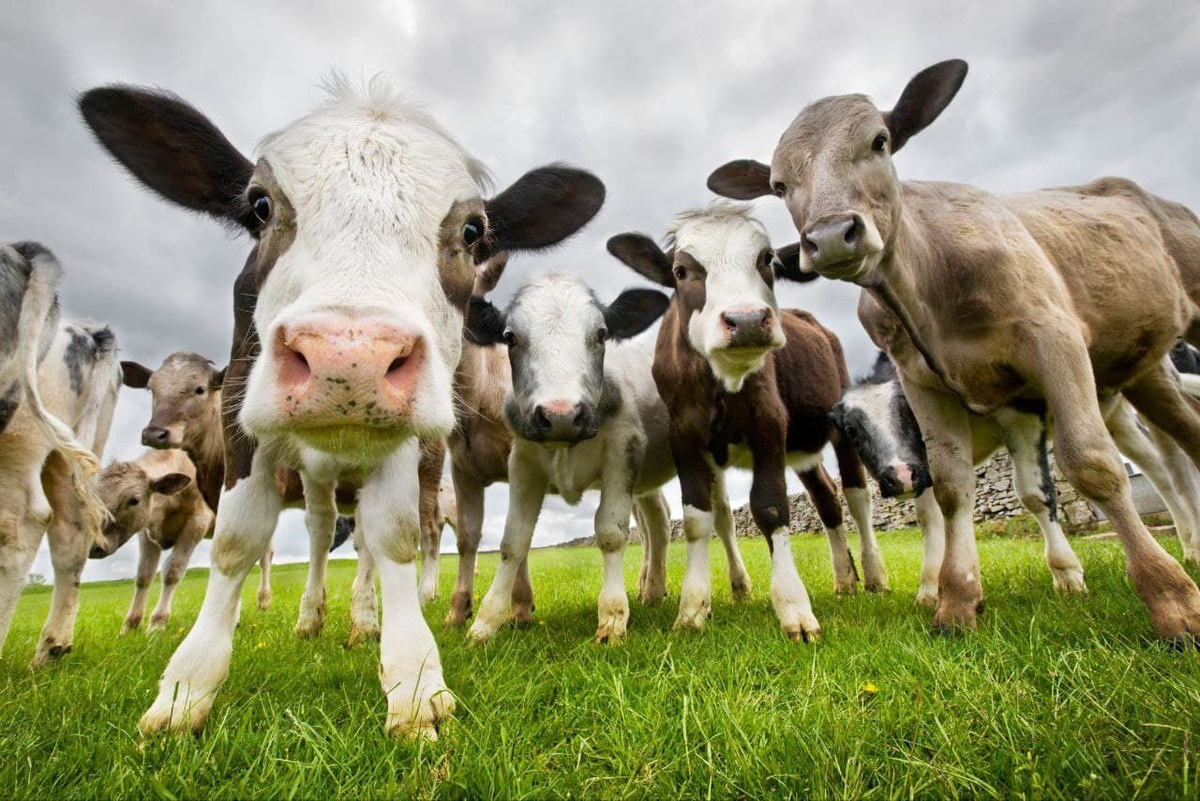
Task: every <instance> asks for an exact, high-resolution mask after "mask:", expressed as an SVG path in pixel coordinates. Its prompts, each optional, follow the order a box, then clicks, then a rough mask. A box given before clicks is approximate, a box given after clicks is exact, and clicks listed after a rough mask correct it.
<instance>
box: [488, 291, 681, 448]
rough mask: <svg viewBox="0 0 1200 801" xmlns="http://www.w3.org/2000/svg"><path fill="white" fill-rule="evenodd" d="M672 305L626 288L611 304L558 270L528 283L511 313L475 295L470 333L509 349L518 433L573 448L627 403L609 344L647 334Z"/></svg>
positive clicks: (510, 411) (512, 416) (511, 404)
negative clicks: (607, 363) (610, 368)
mask: <svg viewBox="0 0 1200 801" xmlns="http://www.w3.org/2000/svg"><path fill="white" fill-rule="evenodd" d="M668 303H669V300H668V298H667V296H666V295H664V294H663V293H662V292H658V291H656V290H653V289H627V290H625V291H624V292H622V293H621V294H620V295H618V296H617V298H616V300H614V301H613V302H612V303H611V304H609V305H607V306H605V305H604V304H603V303H601V302H600V301H599V300H598V299H597V298H596V295H595V293H594V292H592V290H591V289H590V288H588V286H587V285H586V284H585V283H584V282H583V281H582V280H580V279H579V278H576V277H575V276H572V275H561V274H555V273H551V274H547V275H542V276H539V277H537V278H534V279H532V280H530V281H528V282H527V283H526V284H525V285H524V286H523V287H522V288H521V289H520V291H518V292H517V294H516V296H514V297H513V300H512V302H511V303H510V304H509V307H508V309H507V311H504V312H501V311H500V310H499V309H497V308H496V307H495V306H493V305H492V303H491V302H489V301H487V300H484V299H483V298H478V297H475V298H472V299H471V308H470V313H469V316H468V320H467V327H466V335H467V338H468V339H469V340H471V341H472V342H474V343H476V344H479V345H494V344H498V343H501V342H503V343H505V344H506V345H507V346H508V358H509V363H510V365H511V367H512V380H513V385H512V392H510V393H509V396H508V399H507V402H506V403H505V413H506V415H507V417H508V423H509V426H510V427H511V428H512V429H513V432H514V433H515V434H516V435H517V436H519V437H522V438H524V439H527V440H530V441H533V442H547V443H558V444H565V445H572V444H574V443H576V442H579V441H581V440H585V439H591V438H592V437H594V436H596V433H597V431H598V430H599V429H600V427H601V426H602V425H604V423H605V422H606V421H607V420H608V419H609V417H611V415H612V414H613V412H615V411H616V410H617V408H619V406H620V403H621V394H620V390H619V389H618V388H617V386H616V385H615V384H614V383H613V382H612V381H611V380H609V379H607V378H606V377H605V374H604V351H605V347H606V343H607V342H609V341H610V340H611V341H618V340H622V339H627V338H629V337H632V336H636V335H637V334H639V333H641V332H642V331H644V330H646V328H648V327H649V326H650V325H651V324H653V322H654V321H655V320H657V319H658V318H659V317H661V316H662V313H663V312H664V311H666V309H667V304H668Z"/></svg>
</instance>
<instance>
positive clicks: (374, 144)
mask: <svg viewBox="0 0 1200 801" xmlns="http://www.w3.org/2000/svg"><path fill="white" fill-rule="evenodd" d="M80 109H81V111H82V113H83V116H84V119H85V121H86V122H87V124H88V125H89V126H90V127H91V129H92V131H93V132H94V133H95V134H96V136H97V138H98V139H99V141H100V142H101V144H102V145H103V146H104V147H106V148H107V149H108V150H109V152H110V153H112V155H113V156H115V157H116V159H117V160H118V161H119V162H120V163H121V164H122V165H123V166H125V167H126V168H127V169H128V170H129V171H130V172H131V173H132V174H133V175H134V176H136V177H137V178H138V179H139V180H141V181H142V182H143V183H145V184H146V185H147V186H148V187H149V188H150V189H152V190H154V191H156V192H158V193H159V194H161V195H162V196H163V197H165V198H167V199H168V200H171V201H173V202H175V203H178V204H180V205H182V206H184V207H185V208H188V209H192V210H196V211H201V212H204V213H206V214H208V215H210V216H212V217H214V218H216V219H217V220H218V221H220V222H222V223H224V224H225V225H228V226H230V227H233V228H235V229H241V230H244V231H246V232H247V233H249V234H250V236H251V237H252V238H253V240H254V247H253V249H252V251H251V253H250V256H249V258H248V260H247V262H246V266H245V268H244V269H243V271H242V273H241V275H240V277H239V278H238V279H237V281H236V283H235V286H234V301H235V303H234V308H235V322H234V335H233V350H232V353H231V358H230V367H229V370H228V372H227V373H226V377H225V384H224V387H225V395H224V410H223V416H224V421H225V431H226V435H227V442H226V459H227V469H226V471H225V492H224V494H223V495H222V498H221V504H220V509H219V511H218V513H217V524H216V534H215V537H214V541H213V569H212V572H211V574H210V577H209V583H208V591H207V593H206V596H205V600H204V605H203V607H202V608H201V611H200V615H199V618H198V620H197V622H196V624H195V626H194V627H193V628H192V630H191V632H190V633H189V634H188V636H187V638H186V639H184V641H183V643H182V644H181V645H180V646H179V649H178V650H177V651H176V653H175V655H174V657H172V659H171V662H170V664H169V665H168V666H167V669H166V671H165V673H164V675H163V679H162V682H161V685H160V688H159V693H158V697H157V698H156V699H155V701H154V703H153V704H152V705H151V707H150V709H149V710H148V711H147V712H146V714H145V715H144V716H143V717H142V720H141V729H142V731H143V732H146V733H152V732H157V731H161V730H164V729H172V730H188V729H193V730H195V729H199V728H200V727H201V726H202V725H203V724H204V721H205V720H206V719H207V718H208V715H209V713H210V711H211V709H212V704H213V699H214V698H215V696H216V693H217V691H218V689H219V688H220V686H221V683H222V682H223V681H224V680H225V677H226V676H227V675H228V669H229V660H230V655H231V651H232V645H233V631H234V627H235V625H236V622H237V613H238V601H239V598H240V595H241V587H242V584H243V582H244V581H245V578H246V575H247V573H248V572H249V570H250V567H251V566H252V565H253V564H254V562H255V561H257V560H258V558H259V557H260V556H261V555H262V553H263V551H264V550H265V549H266V547H267V544H268V543H269V542H270V539H271V535H272V533H273V531H274V529H275V524H276V520H277V518H278V515H279V512H280V510H281V509H282V508H283V505H284V498H283V496H282V492H281V488H280V487H279V485H278V483H277V482H276V473H277V469H293V470H296V471H298V472H299V475H300V477H301V481H302V483H303V489H304V498H305V503H306V505H307V510H308V515H309V517H310V518H312V519H317V518H318V517H319V518H320V520H321V521H323V522H322V525H326V524H327V526H328V529H329V536H330V538H332V532H333V527H334V520H335V511H336V510H335V495H334V493H335V490H336V488H337V485H338V483H339V482H344V481H351V480H353V481H357V482H361V489H360V490H359V492H358V495H357V508H356V510H355V514H356V533H355V537H356V544H360V545H361V547H362V549H363V550H364V551H365V552H367V553H368V555H369V557H371V558H373V560H374V563H375V565H376V566H377V569H378V572H379V577H380V584H381V587H382V596H383V597H382V606H383V622H382V628H381V632H380V638H381V643H380V665H379V677H380V681H381V683H382V686H383V690H384V692H385V694H386V696H387V703H388V715H387V721H386V724H385V728H386V731H387V732H389V733H395V734H406V735H424V736H429V737H433V736H436V730H435V723H436V721H437V720H438V719H439V718H441V717H443V716H445V715H447V714H449V713H450V712H451V710H452V709H453V706H454V701H453V697H452V696H451V695H450V693H449V692H448V691H447V689H446V686H445V682H444V680H443V678H442V669H441V662H440V658H439V655H438V650H437V644H436V643H435V641H434V639H433V634H432V632H431V631H430V630H429V626H428V625H427V624H426V622H425V620H424V618H423V617H422V614H421V607H420V601H419V597H418V591H417V569H416V563H415V561H414V560H415V557H416V553H417V544H418V532H419V530H420V525H419V520H418V499H417V494H418V488H417V487H418V479H417V472H418V462H419V458H420V455H419V452H418V450H419V448H418V440H419V438H421V437H429V438H442V437H445V436H446V435H447V434H448V433H449V432H450V429H451V428H452V426H453V425H454V398H453V393H452V383H453V374H454V369H455V365H456V364H457V363H458V360H459V354H460V350H461V341H462V337H461V330H462V322H463V314H464V312H465V309H466V305H467V301H468V300H469V297H470V293H471V286H472V283H473V280H474V277H475V265H476V264H478V263H479V262H481V261H483V260H485V259H487V258H488V257H489V256H490V255H491V254H492V253H494V252H498V251H501V250H507V251H521V250H537V249H540V248H544V247H548V246H550V245H553V244H556V243H558V242H560V241H561V240H563V239H564V238H566V237H568V236H570V235H571V234H573V233H574V232H575V231H577V230H578V229H579V228H580V227H581V226H583V225H584V224H585V223H587V221H588V220H590V219H591V218H592V217H593V216H594V215H595V214H596V212H597V211H598V210H599V208H600V206H601V204H602V203H603V199H604V185H603V184H602V183H601V182H600V181H599V180H598V179H597V178H595V177H594V176H592V175H590V174H588V173H586V172H582V171H580V170H575V169H571V168H568V167H563V166H549V167H542V168H539V169H536V170H533V171H531V172H529V173H526V174H525V175H524V176H523V177H521V178H520V179H518V180H517V182H516V183H514V184H513V185H512V186H510V187H509V188H508V189H506V190H504V191H503V192H501V193H500V194H498V195H495V196H493V197H491V198H485V196H484V194H485V192H486V191H487V188H488V186H489V183H490V181H489V177H488V173H487V170H486V169H485V168H484V166H483V165H482V164H481V163H480V162H479V161H478V160H477V159H475V158H474V157H473V156H471V155H470V154H469V153H468V152H467V150H466V149H465V148H464V147H463V146H462V145H460V144H459V143H458V142H456V141H455V140H454V139H453V138H452V137H451V136H450V135H449V134H448V133H447V132H446V131H445V129H444V128H442V126H441V125H440V124H438V122H437V121H436V120H434V119H433V117H432V116H431V115H430V114H429V113H428V112H426V111H424V110H423V109H422V108H420V107H419V106H417V105H415V104H413V103H410V102H408V101H406V100H404V99H402V97H401V95H400V93H399V92H398V91H396V90H395V89H394V88H393V87H392V86H390V85H389V83H388V82H387V81H386V80H383V79H381V78H376V79H374V80H372V81H370V82H369V84H368V85H367V86H366V87H364V88H363V89H362V90H358V89H356V88H354V87H352V86H351V85H350V84H349V83H348V82H346V81H345V80H342V79H334V80H333V81H331V83H330V86H329V99H328V100H327V101H326V102H325V103H323V104H322V105H320V106H319V107H318V108H317V109H316V110H314V111H313V112H311V113H310V114H308V115H307V116H304V117H302V118H300V119H299V120H297V121H295V122H293V123H291V124H290V125H288V126H286V127H285V128H283V129H282V130H279V131H277V132H275V133H273V134H270V135H269V136H267V137H266V138H265V139H264V140H263V141H262V143H261V145H260V148H259V157H258V159H257V161H256V162H253V161H251V160H249V159H247V158H246V157H245V156H243V155H242V154H241V152H240V151H239V150H238V149H237V148H235V147H234V146H233V145H232V144H231V143H230V142H229V140H228V139H226V138H225V136H224V135H223V134H222V133H221V132H220V131H219V130H218V129H217V128H216V126H214V125H213V124H212V123H211V122H210V121H209V120H208V119H207V118H205V117H204V116H203V115H202V114H201V113H200V112H199V111H197V110H196V109H195V108H193V107H192V106H190V105H188V104H186V103H184V102H183V101H182V100H180V99H179V98H178V97H176V96H174V95H171V94H169V93H166V92H162V91H157V90H151V89H142V88H134V87H128V86H110V87H104V88H99V89H93V90H91V91H89V92H87V93H85V94H84V95H83V96H82V97H81V98H80Z"/></svg>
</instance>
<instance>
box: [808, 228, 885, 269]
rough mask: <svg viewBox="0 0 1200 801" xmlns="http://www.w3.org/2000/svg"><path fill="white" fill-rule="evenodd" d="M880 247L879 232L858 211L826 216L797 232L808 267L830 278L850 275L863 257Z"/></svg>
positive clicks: (877, 250)
mask: <svg viewBox="0 0 1200 801" xmlns="http://www.w3.org/2000/svg"><path fill="white" fill-rule="evenodd" d="M881 247H882V245H881V243H880V242H879V233H878V232H877V231H876V230H875V228H874V226H872V225H871V224H870V223H869V222H867V220H866V219H865V218H864V217H863V216H862V215H861V214H859V213H858V212H844V213H841V214H830V215H826V216H824V217H822V218H820V219H819V220H817V221H815V222H813V223H810V224H809V225H807V226H806V227H805V228H804V230H803V231H802V232H801V233H800V249H801V251H802V252H803V254H804V259H805V261H806V262H807V263H808V266H810V267H811V269H813V270H816V271H817V272H818V273H821V274H822V275H825V276H827V277H831V278H850V277H853V274H854V273H856V272H857V271H858V269H859V267H860V265H861V264H862V262H863V260H864V259H866V258H867V257H869V256H872V255H874V254H875V253H878V252H879V250H880V249H881Z"/></svg>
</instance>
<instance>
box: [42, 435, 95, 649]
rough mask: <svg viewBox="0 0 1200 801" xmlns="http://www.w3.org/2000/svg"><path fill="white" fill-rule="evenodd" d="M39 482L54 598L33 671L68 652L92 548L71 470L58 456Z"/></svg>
mask: <svg viewBox="0 0 1200 801" xmlns="http://www.w3.org/2000/svg"><path fill="white" fill-rule="evenodd" d="M42 482H43V486H44V488H45V492H46V497H47V498H48V499H49V501H50V507H51V508H52V509H53V510H54V517H53V519H52V520H51V521H50V528H49V531H48V533H49V539H50V562H51V564H52V565H53V566H54V594H53V595H52V596H51V600H50V614H49V615H48V616H47V618H46V625H45V626H44V627H43V628H42V635H41V637H40V638H39V639H38V645H37V650H36V651H35V652H34V655H33V664H32V667H35V668H38V667H42V666H43V665H45V664H46V663H47V662H48V661H49V660H50V659H51V658H53V657H56V656H60V655H62V654H66V653H70V651H71V647H72V644H73V642H74V634H75V618H76V616H77V615H78V614H79V577H80V575H81V574H82V573H83V565H84V563H85V562H86V561H87V554H88V549H89V548H90V547H91V546H92V537H91V534H90V533H89V531H88V526H87V522H86V521H85V519H84V510H83V508H82V506H81V505H80V502H79V498H78V496H77V495H76V492H75V479H74V478H73V477H72V475H71V468H70V467H68V466H67V463H66V461H65V460H64V459H63V457H62V456H61V455H59V454H58V453H57V452H55V453H52V454H51V455H50V458H49V459H47V460H46V466H45V468H44V469H43V471H42Z"/></svg>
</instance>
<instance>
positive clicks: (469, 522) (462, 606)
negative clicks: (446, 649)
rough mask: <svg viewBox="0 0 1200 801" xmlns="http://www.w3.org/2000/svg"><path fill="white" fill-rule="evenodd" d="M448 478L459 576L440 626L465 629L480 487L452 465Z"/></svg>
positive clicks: (478, 533)
mask: <svg viewBox="0 0 1200 801" xmlns="http://www.w3.org/2000/svg"><path fill="white" fill-rule="evenodd" d="M450 476H451V478H452V479H453V480H454V497H455V499H456V501H457V503H458V524H457V525H456V526H455V529H454V537H455V542H456V543H457V545H458V576H457V578H455V580H454V593H453V594H452V595H451V596H450V608H449V609H448V610H447V611H446V619H445V621H444V622H443V624H442V625H445V626H454V627H458V626H465V625H466V623H467V620H469V619H470V617H471V609H472V606H473V603H474V597H475V557H476V555H477V554H478V553H479V540H480V538H481V537H482V536H483V485H481V484H480V483H479V482H478V481H477V480H475V478H473V477H472V476H470V475H467V474H466V473H465V472H464V471H462V470H459V469H458V468H457V467H456V466H455V465H454V464H453V462H452V463H451V465H450Z"/></svg>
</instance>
